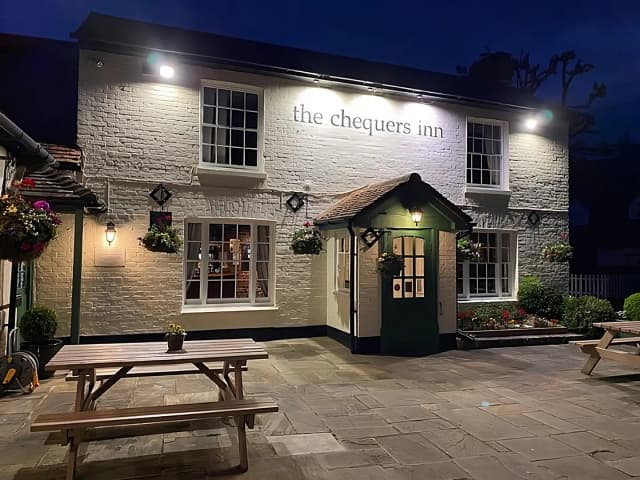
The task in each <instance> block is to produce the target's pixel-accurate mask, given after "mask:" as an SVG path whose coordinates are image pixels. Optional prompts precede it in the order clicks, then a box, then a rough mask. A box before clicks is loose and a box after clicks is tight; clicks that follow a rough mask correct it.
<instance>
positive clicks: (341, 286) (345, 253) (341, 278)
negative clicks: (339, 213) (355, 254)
mask: <svg viewBox="0 0 640 480" xmlns="http://www.w3.org/2000/svg"><path fill="white" fill-rule="evenodd" d="M336 240H337V244H338V245H337V249H336V276H337V278H336V283H337V285H336V287H337V289H338V290H349V286H350V284H351V282H350V275H351V272H350V269H349V252H350V247H351V241H350V239H349V238H348V237H346V236H340V237H338V238H337V239H336Z"/></svg>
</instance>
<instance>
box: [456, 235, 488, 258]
mask: <svg viewBox="0 0 640 480" xmlns="http://www.w3.org/2000/svg"><path fill="white" fill-rule="evenodd" d="M481 247H482V245H481V244H479V243H475V242H473V241H472V240H470V239H468V238H461V239H459V240H458V241H457V242H456V254H457V256H458V259H459V260H463V261H464V260H478V259H479V258H480V248H481Z"/></svg>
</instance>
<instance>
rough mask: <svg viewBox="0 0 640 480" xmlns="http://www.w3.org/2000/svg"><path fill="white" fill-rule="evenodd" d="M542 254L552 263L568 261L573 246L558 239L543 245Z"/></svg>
mask: <svg viewBox="0 0 640 480" xmlns="http://www.w3.org/2000/svg"><path fill="white" fill-rule="evenodd" d="M542 256H543V257H544V258H545V260H547V261H549V262H553V263H564V262H568V261H569V260H571V257H572V256H573V247H572V246H571V245H570V244H569V242H566V241H564V240H559V241H557V242H553V243H550V244H548V245H547V246H545V247H544V249H543V250H542Z"/></svg>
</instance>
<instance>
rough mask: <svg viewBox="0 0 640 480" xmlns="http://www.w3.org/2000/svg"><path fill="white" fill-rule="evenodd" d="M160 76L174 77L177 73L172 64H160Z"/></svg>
mask: <svg viewBox="0 0 640 480" xmlns="http://www.w3.org/2000/svg"><path fill="white" fill-rule="evenodd" d="M158 72H159V73H160V76H161V77H162V78H167V79H169V78H173V75H174V74H175V73H176V72H175V70H174V68H173V67H172V66H171V65H160V69H159V70H158Z"/></svg>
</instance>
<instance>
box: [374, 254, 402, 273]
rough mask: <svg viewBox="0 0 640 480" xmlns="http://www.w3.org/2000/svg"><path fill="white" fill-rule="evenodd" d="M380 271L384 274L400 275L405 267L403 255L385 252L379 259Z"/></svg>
mask: <svg viewBox="0 0 640 480" xmlns="http://www.w3.org/2000/svg"><path fill="white" fill-rule="evenodd" d="M376 263H377V267H378V271H379V272H380V273H382V274H384V275H398V274H399V273H400V272H401V271H402V268H403V267H404V258H403V257H402V255H396V254H395V253H387V252H384V253H383V254H382V255H380V256H379V257H378V258H377V260H376Z"/></svg>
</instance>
